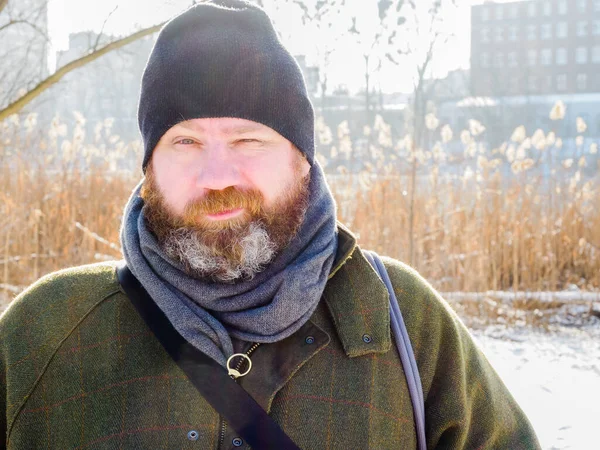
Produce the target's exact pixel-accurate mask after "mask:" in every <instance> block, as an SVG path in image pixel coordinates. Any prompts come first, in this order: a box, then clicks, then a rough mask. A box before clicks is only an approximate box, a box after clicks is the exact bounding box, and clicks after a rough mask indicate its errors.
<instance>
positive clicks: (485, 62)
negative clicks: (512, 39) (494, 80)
mask: <svg viewBox="0 0 600 450" xmlns="http://www.w3.org/2000/svg"><path fill="white" fill-rule="evenodd" d="M481 67H490V54H489V53H485V52H484V53H482V54H481Z"/></svg>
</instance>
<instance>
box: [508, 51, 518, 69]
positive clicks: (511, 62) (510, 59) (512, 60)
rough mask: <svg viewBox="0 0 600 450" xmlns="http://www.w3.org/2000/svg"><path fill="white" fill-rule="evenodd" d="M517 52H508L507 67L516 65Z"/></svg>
mask: <svg viewBox="0 0 600 450" xmlns="http://www.w3.org/2000/svg"><path fill="white" fill-rule="evenodd" d="M517 65H518V63H517V52H510V53H509V54H508V67H517Z"/></svg>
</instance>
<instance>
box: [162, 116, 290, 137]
mask: <svg viewBox="0 0 600 450" xmlns="http://www.w3.org/2000/svg"><path fill="white" fill-rule="evenodd" d="M182 129H183V130H190V131H195V132H198V133H219V134H225V135H236V134H244V133H251V132H261V133H269V134H273V135H277V136H281V135H280V134H279V133H277V131H275V130H273V129H272V128H269V127H268V126H266V125H263V124H262V123H258V122H254V121H252V120H247V119H238V118H235V117H211V118H202V119H190V120H186V121H184V122H179V123H178V124H177V125H174V126H173V127H171V129H169V132H171V131H176V130H182ZM281 137H282V138H283V136H281Z"/></svg>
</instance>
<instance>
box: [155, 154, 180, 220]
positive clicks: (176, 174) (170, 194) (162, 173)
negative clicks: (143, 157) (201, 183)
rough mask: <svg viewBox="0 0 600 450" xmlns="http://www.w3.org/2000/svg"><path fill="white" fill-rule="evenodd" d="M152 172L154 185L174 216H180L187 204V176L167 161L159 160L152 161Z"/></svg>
mask: <svg viewBox="0 0 600 450" xmlns="http://www.w3.org/2000/svg"><path fill="white" fill-rule="evenodd" d="M152 170H153V172H154V178H155V180H156V185H157V186H158V188H159V189H160V192H161V193H162V195H163V197H164V199H165V202H166V203H167V205H169V207H170V208H171V210H172V212H174V213H175V214H181V213H182V212H183V209H184V208H185V205H186V203H187V198H188V197H187V196H188V191H189V189H188V187H187V186H188V185H189V183H188V182H187V179H188V177H189V175H188V174H186V173H185V170H182V169H181V168H179V167H176V166H174V165H173V164H171V163H170V162H169V161H167V160H165V161H161V160H160V158H157V159H156V160H154V159H153V161H152Z"/></svg>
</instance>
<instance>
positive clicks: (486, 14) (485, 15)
mask: <svg viewBox="0 0 600 450" xmlns="http://www.w3.org/2000/svg"><path fill="white" fill-rule="evenodd" d="M481 20H482V21H484V22H487V21H488V20H490V10H489V8H488V7H487V6H484V7H483V8H481Z"/></svg>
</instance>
